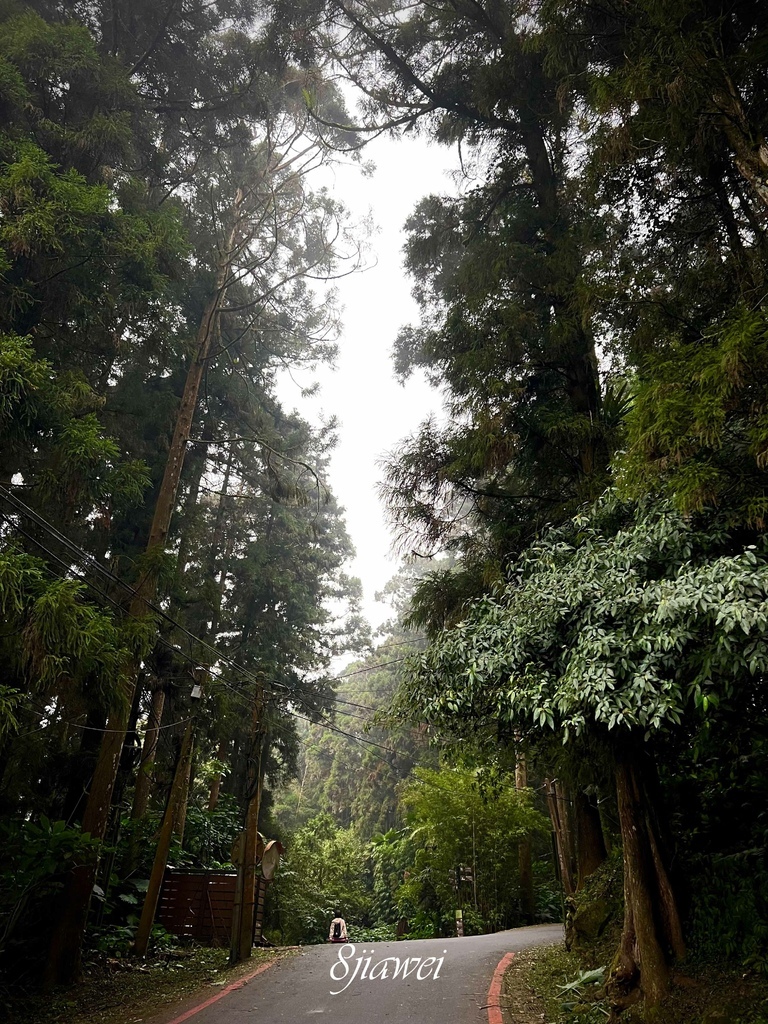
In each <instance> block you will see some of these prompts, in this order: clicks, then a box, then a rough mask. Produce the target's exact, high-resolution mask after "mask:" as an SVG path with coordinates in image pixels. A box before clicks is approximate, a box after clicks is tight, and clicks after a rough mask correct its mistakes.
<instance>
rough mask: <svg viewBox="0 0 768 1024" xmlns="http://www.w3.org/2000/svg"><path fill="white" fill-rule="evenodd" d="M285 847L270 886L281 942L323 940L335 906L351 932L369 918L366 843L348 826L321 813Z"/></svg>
mask: <svg viewBox="0 0 768 1024" xmlns="http://www.w3.org/2000/svg"><path fill="white" fill-rule="evenodd" d="M286 849H287V852H286V856H285V858H284V860H283V861H282V862H281V865H280V871H279V873H278V874H277V875H276V876H275V882H274V884H273V885H272V887H271V889H270V902H271V904H272V908H273V914H274V916H275V917H276V919H277V928H278V929H279V932H280V935H281V939H282V941H283V942H284V943H285V944H286V945H292V944H295V943H297V942H306V943H312V942H325V941H327V939H328V927H329V924H330V922H331V920H332V918H333V916H334V912H335V911H336V910H339V911H340V912H341V915H342V917H343V918H344V919H345V921H346V922H347V927H348V929H349V930H350V932H354V929H355V927H357V926H362V927H367V926H369V925H370V924H371V923H372V922H371V920H370V895H369V892H368V889H367V886H366V884H365V882H366V875H367V871H366V857H365V847H364V844H363V843H362V842H361V840H360V838H359V837H358V836H357V834H356V833H355V831H354V830H353V829H340V828H338V827H337V826H336V824H335V823H334V821H333V819H332V818H331V817H330V816H329V815H327V814H321V815H318V816H317V817H316V818H313V819H312V820H311V821H308V822H307V824H306V825H304V826H303V827H302V828H300V829H299V830H298V831H296V832H295V833H293V834H292V835H291V836H289V837H286Z"/></svg>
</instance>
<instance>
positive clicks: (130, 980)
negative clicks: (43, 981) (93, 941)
mask: <svg viewBox="0 0 768 1024" xmlns="http://www.w3.org/2000/svg"><path fill="white" fill-rule="evenodd" d="M289 955H290V951H289V950H254V952H253V956H252V957H251V959H250V960H248V961H246V962H245V963H242V964H238V965H237V966H235V967H229V966H228V964H227V956H228V951H227V950H224V949H208V948H203V947H193V948H178V949H173V950H171V951H167V952H163V953H162V954H158V955H156V956H149V957H147V958H146V959H140V958H138V957H125V958H120V959H115V958H112V957H108V956H104V955H102V954H99V955H93V954H92V955H91V956H90V957H89V958H88V959H87V960H86V962H85V964H84V968H85V970H84V979H83V982H82V984H80V985H77V986H76V987H74V988H71V989H67V990H63V991H59V992H54V993H53V994H51V995H47V996H35V995H33V996H30V997H28V998H25V999H19V998H18V997H16V998H10V997H7V998H5V999H3V997H2V994H0V1017H2V1018H3V1019H4V1020H5V1021H6V1022H7V1024H57V1022H62V1024H63V1022H65V1021H66V1024H138V1022H139V1021H144V1020H147V1019H149V1018H150V1017H153V1016H156V1015H157V1014H161V1013H163V1011H164V1010H167V1009H169V1008H170V1007H172V1006H173V1005H174V1004H175V1003H178V1002H181V1001H182V1000H184V999H187V998H188V997H190V996H192V995H194V994H195V993H196V992H202V997H201V998H207V997H208V996H210V995H213V994H215V992H216V990H217V988H218V987H220V986H221V987H223V986H224V985H225V984H228V983H230V982H232V981H236V980H237V979H238V978H241V977H243V976H244V975H246V974H250V973H251V972H252V971H254V970H256V968H258V967H259V966H260V964H262V963H265V962H268V961H271V960H274V959H276V958H280V957H283V956H289Z"/></svg>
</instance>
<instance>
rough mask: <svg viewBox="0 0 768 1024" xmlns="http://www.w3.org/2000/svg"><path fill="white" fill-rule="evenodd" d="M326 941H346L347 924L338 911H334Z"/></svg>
mask: <svg viewBox="0 0 768 1024" xmlns="http://www.w3.org/2000/svg"><path fill="white" fill-rule="evenodd" d="M328 941H329V942H346V941H347V923H346V921H345V920H344V918H343V917H342V916H341V914H340V912H339V911H338V910H335V911H334V913H333V920H332V921H331V927H330V931H329V932H328Z"/></svg>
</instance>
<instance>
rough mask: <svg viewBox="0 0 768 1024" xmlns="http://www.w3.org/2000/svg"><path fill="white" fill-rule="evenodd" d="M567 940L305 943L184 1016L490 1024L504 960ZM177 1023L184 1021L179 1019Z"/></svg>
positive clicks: (501, 937) (501, 936)
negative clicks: (240, 985)
mask: <svg viewBox="0 0 768 1024" xmlns="http://www.w3.org/2000/svg"><path fill="white" fill-rule="evenodd" d="M562 938H563V928H562V925H534V926H533V927H530V928H515V929H512V930H510V931H505V932H496V933H494V934H492V935H473V936H470V937H467V938H462V939H412V940H409V941H405V942H375V943H368V942H366V943H348V944H346V945H343V946H341V945H327V946H307V947H305V949H304V950H303V951H302V952H301V953H299V954H298V955H296V956H293V957H288V958H286V959H285V960H283V961H281V962H280V963H278V964H277V965H276V966H274V967H271V968H270V969H269V970H267V971H264V972H263V973H262V974H259V975H258V976H257V977H255V978H253V980H252V981H250V982H249V983H248V984H247V985H245V986H244V987H243V988H240V989H237V990H235V991H233V992H229V993H227V995H226V996H224V997H223V998H222V999H220V1000H219V1001H218V1002H215V1003H213V1004H212V1005H210V1006H206V1007H205V1008H203V1009H201V1010H200V1011H199V1012H198V1013H194V1015H189V1016H187V1015H186V1014H185V1015H184V1019H185V1020H189V1021H190V1024H276V1022H286V1024H299V1022H304V1021H307V1022H310V1021H323V1020H327V1021H329V1022H333V1024H488V1022H489V1015H488V1004H489V998H488V993H489V987H490V986H491V981H492V979H493V976H494V971H495V969H496V967H497V965H498V964H499V962H500V960H501V959H502V957H504V956H505V954H507V953H510V952H516V951H518V950H521V949H526V948H527V947H529V946H538V945H549V944H552V943H557V942H560V941H562ZM497 1012H498V1011H497ZM490 1019H491V1020H493V1019H499V1018H498V1016H497V1017H496V1018H494V1017H491V1018H490ZM177 1021H178V1024H181V1018H177ZM168 1024H174V1021H169V1022H168Z"/></svg>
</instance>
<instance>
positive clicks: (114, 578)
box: [0, 485, 377, 712]
mask: <svg viewBox="0 0 768 1024" xmlns="http://www.w3.org/2000/svg"><path fill="white" fill-rule="evenodd" d="M0 496H2V497H5V498H6V499H7V500H10V501H11V502H12V503H13V504H14V505H15V506H16V507H17V508H18V509H20V510H21V511H22V512H23V513H24V514H25V515H27V516H29V517H30V518H31V519H32V520H33V521H34V522H36V524H37V525H38V526H40V527H42V528H43V529H44V530H46V531H48V533H50V534H51V536H52V537H53V538H54V539H55V540H58V541H59V543H61V544H63V545H64V546H65V547H66V548H67V549H68V550H69V551H70V552H72V553H73V554H75V555H76V556H77V557H78V558H80V559H81V560H83V561H85V562H86V564H87V565H88V566H89V567H90V568H91V569H94V570H95V571H96V572H98V573H100V574H101V575H102V576H104V577H106V578H107V579H108V580H109V581H110V582H112V583H115V584H117V585H118V586H120V587H122V588H123V589H124V590H126V591H127V592H128V593H129V594H131V596H133V597H140V600H141V601H142V602H143V603H144V604H145V605H146V606H147V607H148V608H149V609H151V610H152V611H153V612H155V613H156V614H157V615H159V616H160V617H161V618H162V619H164V620H165V621H166V622H167V623H169V624H170V625H172V626H173V627H174V628H175V629H177V630H179V632H181V633H182V634H184V635H185V636H186V637H187V638H188V639H189V640H190V641H192V642H194V643H197V644H200V646H201V647H202V648H203V649H204V650H206V651H208V652H209V653H211V654H213V655H214V656H215V658H216V659H217V660H218V661H222V662H223V663H224V664H226V665H229V666H230V667H231V668H233V669H234V670H235V671H236V672H238V673H239V674H243V675H250V673H248V671H247V670H246V669H244V668H243V667H242V666H240V665H238V664H237V663H236V662H235V661H233V660H232V659H231V658H228V657H227V656H226V655H224V654H222V653H221V651H219V650H217V648H215V647H214V646H212V645H211V644H209V643H208V641H206V640H204V639H203V638H202V637H199V636H197V635H196V634H194V633H192V632H191V631H190V630H188V629H187V628H186V627H185V626H183V625H182V624H181V623H180V622H178V621H177V620H176V619H174V618H173V617H172V616H171V615H169V614H168V613H167V612H165V611H163V609H162V608H159V607H158V606H157V605H155V604H153V603H152V602H151V601H150V600H149V599H148V598H145V597H143V596H141V595H139V594H138V593H137V591H136V590H135V588H134V587H132V586H131V585H130V584H129V583H127V582H126V581H125V580H123V579H121V578H120V577H119V576H118V575H117V574H116V573H113V572H112V570H111V569H108V568H107V567H106V566H104V565H102V564H101V562H99V561H98V560H97V559H96V558H94V557H93V555H91V554H89V552H87V551H85V550H84V549H83V548H81V547H80V546H79V545H78V544H76V543H75V542H74V541H72V540H70V538H68V537H66V536H65V535H64V534H62V533H61V532H60V531H59V530H58V529H57V528H56V527H55V526H53V524H52V523H50V522H48V520H47V519H45V517H44V516H42V515H40V514H39V513H38V512H35V510H34V509H31V508H30V507H29V506H28V505H26V504H25V503H24V502H23V501H21V499H20V498H17V497H16V495H14V494H13V493H12V492H10V491H8V490H7V488H5V487H3V486H2V485H0ZM15 528H16V529H17V530H18V531H19V532H20V533H22V534H23V536H25V537H27V539H28V540H30V541H32V543H34V544H37V545H38V546H39V547H40V548H41V549H42V550H43V551H45V552H46V554H48V555H49V556H50V557H52V558H55V559H56V560H57V561H58V562H59V564H61V565H64V566H65V568H67V566H66V563H65V562H63V560H62V559H60V558H58V556H57V555H55V553H54V552H52V551H51V550H50V548H47V547H46V546H45V545H44V544H42V543H41V542H40V541H38V540H37V539H36V538H34V537H31V536H30V535H29V534H28V533H26V532H25V531H24V530H22V529H21V527H19V526H15ZM83 582H84V583H86V585H88V586H93V585H92V584H91V583H90V581H88V580H87V579H84V580H83ZM93 589H95V590H96V592H97V593H99V594H101V595H102V596H103V597H105V598H106V599H107V600H109V601H110V602H111V603H112V604H113V605H114V606H115V607H116V608H118V609H120V611H122V612H123V613H124V614H130V613H129V612H128V611H127V609H125V608H124V607H123V606H122V605H121V604H120V603H119V602H117V601H115V600H114V599H113V598H111V597H110V596H109V595H108V594H106V593H105V592H104V591H101V590H98V588H96V587H93ZM158 640H159V641H160V642H165V643H166V646H171V645H169V644H168V643H167V641H164V638H163V637H162V635H161V634H160V633H158ZM171 649H172V650H176V651H178V650H179V649H178V648H175V647H173V646H171ZM190 660H192V661H193V662H194V660H195V659H190ZM251 681H252V682H256V681H257V680H256V679H255V677H251ZM263 682H269V683H271V684H272V685H273V686H277V687H280V688H282V689H284V690H286V691H287V692H288V694H290V695H291V696H294V692H293V691H294V690H295V689H298V687H294V688H291V687H290V686H288V685H287V684H285V683H282V682H279V681H278V680H275V679H269V680H266V679H261V680H259V681H258V683H259V685H261V684H262V683H263ZM300 692H301V691H300ZM303 692H304V693H305V695H307V696H312V695H313V694H312V691H310V690H307V689H306V688H305V689H304V690H303ZM328 699H330V700H331V701H333V702H334V703H340V704H346V705H348V706H350V707H358V708H360V709H361V710H363V711H372V712H375V711H376V710H377V709H376V708H373V707H370V706H367V705H364V704H356V703H355V702H353V701H347V700H344V699H343V698H336V697H335V696H332V697H329V698H328ZM299 702H300V703H305V702H303V701H301V700H300V698H299ZM305 706H306V705H305Z"/></svg>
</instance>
